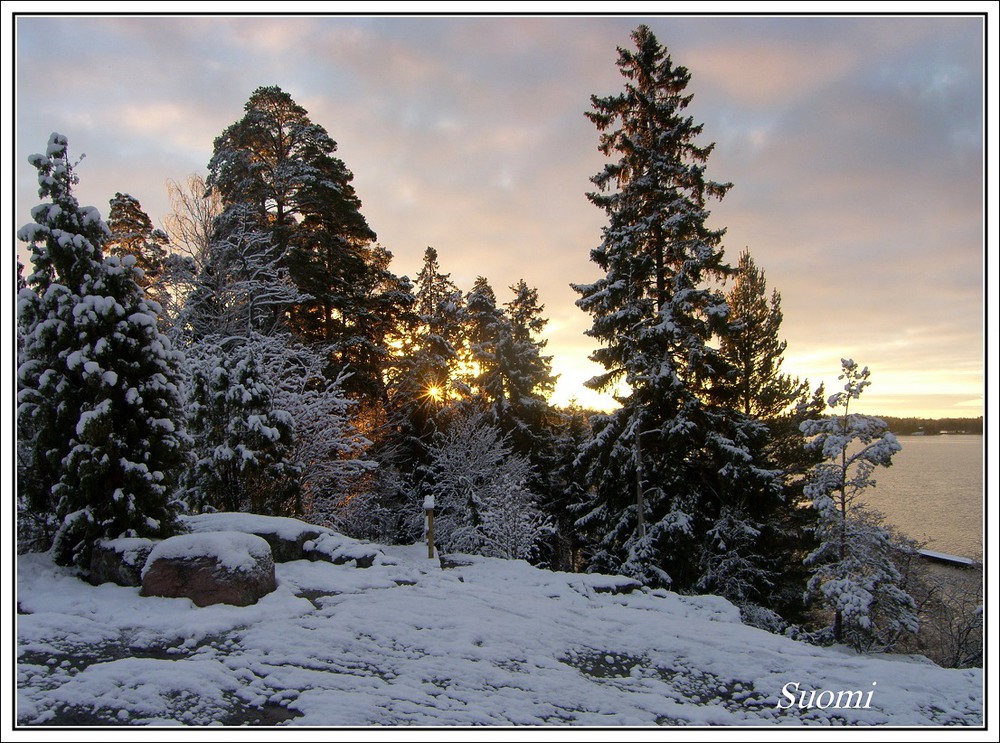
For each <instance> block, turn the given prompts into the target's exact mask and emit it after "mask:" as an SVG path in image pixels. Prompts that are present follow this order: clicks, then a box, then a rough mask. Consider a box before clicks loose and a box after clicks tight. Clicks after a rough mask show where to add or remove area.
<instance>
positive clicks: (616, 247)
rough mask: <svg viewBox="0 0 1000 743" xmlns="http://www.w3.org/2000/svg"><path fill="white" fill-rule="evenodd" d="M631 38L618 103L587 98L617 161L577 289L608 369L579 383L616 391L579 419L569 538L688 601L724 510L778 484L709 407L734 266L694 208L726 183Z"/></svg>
mask: <svg viewBox="0 0 1000 743" xmlns="http://www.w3.org/2000/svg"><path fill="white" fill-rule="evenodd" d="M632 40H633V42H634V43H635V46H636V50H635V51H630V50H626V49H621V48H619V50H618V52H619V59H618V66H619V69H620V70H621V73H622V75H623V76H624V77H625V78H626V79H627V83H626V85H625V92H623V93H621V94H619V95H616V96H609V97H606V98H600V97H597V96H593V97H592V98H591V102H592V106H593V111H591V112H588V114H587V116H588V117H589V118H590V119H591V121H593V122H594V123H595V125H596V126H597V128H598V129H599V130H600V131H601V132H602V134H601V138H600V147H599V149H600V151H601V152H603V153H604V154H605V155H607V156H609V157H615V158H617V159H615V160H614V161H613V162H610V163H608V164H607V165H606V166H605V167H604V169H603V170H602V171H601V172H600V173H598V174H597V175H596V176H594V177H593V179H592V180H593V182H594V183H595V185H597V186H598V188H599V191H597V192H594V193H591V194H589V195H588V196H589V198H590V200H591V201H592V202H593V203H594V204H595V205H596V206H598V207H600V208H601V209H603V210H604V211H605V212H606V213H607V215H608V224H607V226H606V227H605V228H604V230H603V241H602V243H601V245H600V246H599V247H597V248H595V249H594V250H592V251H591V259H592V260H593V261H594V262H595V263H596V264H597V265H598V266H599V267H600V268H601V269H602V270H603V271H605V276H603V277H601V278H599V279H598V280H597V281H596V282H594V283H593V284H587V285H576V286H574V288H575V289H576V291H577V292H578V293H579V294H580V295H581V297H580V299H579V300H577V304H578V306H579V307H580V308H581V309H583V310H585V311H587V312H589V313H590V314H591V315H592V316H593V325H592V327H591V329H590V330H589V331H588V334H589V335H591V336H592V337H594V338H595V339H597V340H599V341H600V342H601V343H602V344H603V345H602V347H600V348H598V350H596V351H595V352H594V353H593V355H592V356H591V358H592V359H593V360H594V361H596V362H597V363H599V364H601V365H602V366H603V367H604V368H605V372H604V373H603V374H601V375H599V376H597V377H595V378H594V379H593V380H591V381H590V382H589V386H591V387H592V388H594V389H597V390H613V389H615V388H616V386H617V385H619V384H620V383H624V384H625V391H620V392H619V395H618V399H619V401H620V402H621V404H622V407H621V408H620V409H619V410H617V411H615V412H613V413H611V414H609V415H606V416H599V417H595V418H594V419H593V420H592V423H593V424H594V429H595V430H594V438H593V440H592V443H591V444H590V446H589V447H588V449H587V450H586V452H585V456H586V458H587V460H588V461H589V462H590V467H591V477H592V480H593V484H594V491H593V492H594V496H593V500H592V502H591V503H590V505H589V508H588V509H587V512H586V513H585V514H584V515H583V516H582V518H581V520H580V525H581V526H582V527H584V528H587V529H590V530H592V531H594V532H595V533H597V534H598V535H599V536H600V541H599V543H598V545H596V548H595V551H594V554H593V556H592V560H591V567H592V568H594V569H599V570H610V571H616V572H623V573H625V574H628V575H632V576H634V577H637V578H639V579H641V580H643V581H645V582H647V583H651V584H659V585H666V586H672V587H674V588H677V589H681V590H692V589H696V588H697V586H698V585H699V584H700V583H702V584H703V583H704V577H705V576H704V575H703V571H704V570H705V569H706V568H705V565H706V561H705V560H703V559H702V558H703V554H704V552H705V550H706V549H710V548H711V547H710V546H709V545H710V544H711V543H712V542H713V540H714V541H716V542H717V537H716V535H717V533H718V532H717V523H718V522H719V521H720V517H721V516H722V515H723V508H724V507H726V508H727V509H728V514H730V516H728V517H731V515H732V514H737V513H738V512H739V504H740V501H741V499H742V498H743V497H745V494H747V493H749V492H767V493H771V494H774V493H776V491H777V484H776V483H775V482H774V479H775V475H774V473H772V472H769V471H767V470H765V469H763V468H761V467H759V466H757V465H756V463H755V462H754V461H753V457H752V455H751V454H750V450H749V444H750V439H751V438H752V437H754V436H756V435H758V434H757V432H755V431H754V430H752V427H749V428H748V426H747V425H746V422H745V421H743V420H741V419H739V418H737V417H735V416H732V415H730V414H729V413H728V412H727V411H725V410H723V409H719V408H718V407H717V406H714V405H712V404H710V402H709V400H708V398H709V394H710V391H711V388H712V386H713V384H715V383H716V381H717V379H718V375H719V371H720V370H724V368H725V364H724V362H723V361H722V360H721V359H720V358H719V354H718V352H717V351H716V350H715V349H714V348H713V346H712V345H711V344H710V340H711V339H712V338H713V336H715V335H716V334H720V335H721V334H723V333H725V331H726V329H727V312H728V311H727V306H726V302H725V298H724V296H723V295H722V293H721V292H720V291H719V290H718V289H717V288H716V286H717V283H716V282H717V281H718V280H719V279H722V278H724V277H725V276H727V275H728V274H729V273H730V272H731V269H730V268H729V267H728V266H727V265H726V264H725V263H724V260H723V251H722V248H721V239H722V236H723V234H724V230H722V229H711V228H709V227H708V226H707V224H706V222H707V219H708V216H709V211H708V209H707V208H706V204H707V202H708V200H709V199H713V198H721V197H722V196H724V195H725V193H726V192H727V191H728V189H729V188H730V184H725V183H719V182H716V181H712V180H708V179H706V177H705V163H706V161H707V159H708V157H709V155H710V153H711V151H712V146H711V145H708V146H704V147H702V146H699V145H698V144H696V141H695V140H696V138H697V137H698V136H699V135H700V134H701V131H702V127H701V126H700V125H695V124H694V123H693V121H692V118H691V117H690V116H688V115H686V113H685V109H686V107H687V106H688V104H689V103H690V100H691V96H690V95H687V94H685V92H684V91H685V89H686V87H687V85H688V82H689V80H690V75H689V73H688V71H687V70H686V69H685V68H683V67H679V66H674V65H673V63H672V61H671V58H670V56H669V54H668V53H667V51H666V49H664V48H663V47H661V46H660V44H659V43H658V42H657V40H656V38H655V37H654V35H653V34H652V32H651V31H650V30H649V28H647V27H646V26H640V27H639V28H637V29H636V30H635V32H633V34H632ZM728 517H727V518H728ZM751 527H752V525H751Z"/></svg>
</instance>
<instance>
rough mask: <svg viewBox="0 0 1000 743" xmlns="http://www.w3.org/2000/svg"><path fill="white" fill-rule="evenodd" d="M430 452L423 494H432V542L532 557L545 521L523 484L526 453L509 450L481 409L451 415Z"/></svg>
mask: <svg viewBox="0 0 1000 743" xmlns="http://www.w3.org/2000/svg"><path fill="white" fill-rule="evenodd" d="M429 452H430V458H431V461H430V465H429V466H428V473H427V477H426V478H425V479H424V493H423V494H424V495H431V496H433V497H434V503H435V514H436V515H435V520H434V535H435V542H436V544H437V545H438V546H439V547H440V548H441V549H442V550H444V551H452V552H468V553H472V554H479V555H486V556H488V557H504V558H508V559H526V558H528V557H530V556H531V554H532V553H533V551H534V549H535V546H536V544H537V543H538V541H539V540H540V539H541V538H542V536H543V535H544V534H546V533H547V532H548V531H549V525H548V522H547V520H546V518H545V517H544V515H543V514H542V512H541V511H540V510H539V508H538V507H537V505H536V497H535V495H534V494H533V493H531V492H530V491H529V490H528V488H527V486H526V483H527V482H528V478H529V477H530V475H531V465H530V464H529V462H528V460H527V458H525V457H522V456H518V455H516V454H512V453H511V450H510V447H509V445H508V444H507V442H506V440H505V439H504V438H503V437H502V436H501V434H500V431H499V430H498V429H497V428H496V427H495V426H494V425H492V424H490V423H489V422H487V420H486V418H485V416H484V415H482V414H471V415H464V416H460V417H457V418H456V419H454V420H453V421H451V423H450V425H449V426H448V428H447V430H446V431H445V432H444V433H442V434H438V435H437V436H436V437H435V439H434V441H433V442H432V443H431V445H430V447H429ZM415 510H416V509H415ZM421 515H422V512H421Z"/></svg>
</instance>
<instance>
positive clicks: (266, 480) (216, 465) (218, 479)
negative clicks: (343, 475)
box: [185, 338, 302, 514]
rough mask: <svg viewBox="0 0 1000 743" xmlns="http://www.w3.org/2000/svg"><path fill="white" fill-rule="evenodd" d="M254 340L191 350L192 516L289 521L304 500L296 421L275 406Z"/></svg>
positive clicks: (189, 487)
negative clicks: (227, 514) (232, 514)
mask: <svg viewBox="0 0 1000 743" xmlns="http://www.w3.org/2000/svg"><path fill="white" fill-rule="evenodd" d="M252 340H253V339H252V338H247V339H245V342H238V343H219V344H217V345H214V346H212V345H210V344H207V343H206V344H197V345H193V346H191V348H190V350H189V353H188V363H189V367H190V375H191V379H190V381H189V386H190V389H189V398H190V399H189V403H188V406H189V416H190V420H189V427H190V430H191V435H192V437H193V439H194V453H195V456H196V462H195V466H194V467H193V468H192V470H191V472H190V473H189V475H188V476H187V477H186V478H185V484H186V489H187V491H188V492H187V497H188V502H189V505H190V507H191V508H192V509H193V510H196V511H200V510H220V511H250V512H252V513H267V514H282V513H287V512H290V511H291V510H292V509H293V504H294V503H295V502H296V501H297V499H298V498H299V497H300V478H301V474H302V472H301V467H300V466H299V465H298V464H297V463H296V462H295V461H294V458H293V451H294V440H293V433H292V432H293V421H292V417H291V415H289V413H288V412H287V411H285V410H282V409H280V408H278V407H277V406H276V405H275V404H274V401H273V397H274V393H273V390H272V387H271V385H270V384H269V380H268V379H267V378H266V372H265V371H264V370H263V369H262V368H261V366H262V365H261V363H260V351H259V350H257V349H255V347H254V344H253V343H252V342H250V341H252Z"/></svg>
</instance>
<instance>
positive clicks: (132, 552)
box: [87, 537, 155, 586]
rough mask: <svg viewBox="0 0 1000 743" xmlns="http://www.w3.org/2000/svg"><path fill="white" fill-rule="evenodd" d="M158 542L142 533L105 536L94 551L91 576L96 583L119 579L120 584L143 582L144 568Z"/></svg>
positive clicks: (137, 584) (91, 557)
mask: <svg viewBox="0 0 1000 743" xmlns="http://www.w3.org/2000/svg"><path fill="white" fill-rule="evenodd" d="M154 544H155V542H153V540H151V539H144V538H142V537H122V538H120V539H102V540H100V541H99V542H98V543H97V544H95V545H94V549H93V551H92V552H91V555H90V574H89V575H88V576H87V580H89V581H90V582H91V583H93V584H94V585H95V586H96V585H100V584H101V583H117V584H118V585H119V586H141V585H142V569H143V567H144V566H145V565H146V560H147V558H148V557H149V553H150V552H152V550H153V546H154Z"/></svg>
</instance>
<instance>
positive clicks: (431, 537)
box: [424, 508, 434, 560]
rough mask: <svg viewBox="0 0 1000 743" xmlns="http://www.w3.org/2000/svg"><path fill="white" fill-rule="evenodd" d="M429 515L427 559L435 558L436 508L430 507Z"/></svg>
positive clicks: (426, 512)
mask: <svg viewBox="0 0 1000 743" xmlns="http://www.w3.org/2000/svg"><path fill="white" fill-rule="evenodd" d="M424 513H425V514H426V515H427V559H429V560H433V559H434V509H433V508H428V509H427V510H426V511H424Z"/></svg>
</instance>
